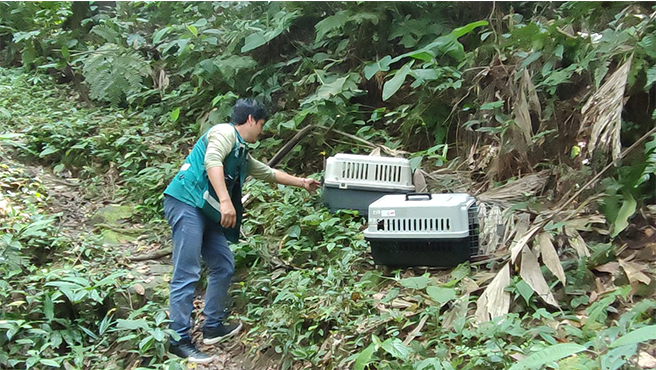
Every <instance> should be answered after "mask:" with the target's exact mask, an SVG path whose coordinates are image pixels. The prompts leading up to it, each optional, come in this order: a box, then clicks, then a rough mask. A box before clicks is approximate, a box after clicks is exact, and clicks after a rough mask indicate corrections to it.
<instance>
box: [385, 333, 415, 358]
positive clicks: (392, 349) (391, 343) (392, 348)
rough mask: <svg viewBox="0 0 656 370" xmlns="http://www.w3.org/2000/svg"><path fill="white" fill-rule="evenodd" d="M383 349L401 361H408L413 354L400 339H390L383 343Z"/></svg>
mask: <svg viewBox="0 0 656 370" xmlns="http://www.w3.org/2000/svg"><path fill="white" fill-rule="evenodd" d="M381 347H382V348H383V349H384V350H385V352H387V353H389V354H390V355H392V356H394V357H396V358H398V359H401V360H405V359H407V358H408V356H410V354H411V353H412V349H410V347H408V346H406V345H405V344H403V342H402V341H401V339H399V338H389V339H387V340H386V341H384V342H383V344H382V345H381Z"/></svg>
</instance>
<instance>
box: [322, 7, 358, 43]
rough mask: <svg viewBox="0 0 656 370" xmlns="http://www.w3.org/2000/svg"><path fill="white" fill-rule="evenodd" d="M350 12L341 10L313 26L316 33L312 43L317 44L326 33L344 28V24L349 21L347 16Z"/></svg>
mask: <svg viewBox="0 0 656 370" xmlns="http://www.w3.org/2000/svg"><path fill="white" fill-rule="evenodd" d="M350 14H351V12H349V11H348V10H342V11H340V12H337V14H335V15H333V16H330V17H328V18H326V19H324V20H322V21H321V22H319V23H317V24H316V25H315V26H314V29H315V30H316V31H317V36H316V38H315V39H314V42H319V41H320V40H321V39H322V38H323V36H324V35H326V34H327V33H328V32H330V31H332V30H337V29H341V28H342V27H344V25H345V24H346V22H347V21H348V19H349V15H350Z"/></svg>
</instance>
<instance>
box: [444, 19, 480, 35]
mask: <svg viewBox="0 0 656 370" xmlns="http://www.w3.org/2000/svg"><path fill="white" fill-rule="evenodd" d="M487 25H488V23H487V21H478V22H472V23H469V24H467V25H465V26H462V27H459V28H456V29H454V30H453V31H451V35H452V36H453V37H455V38H458V37H461V36H464V35H466V34H468V33H470V32H471V31H473V30H475V29H476V28H478V27H482V26H487Z"/></svg>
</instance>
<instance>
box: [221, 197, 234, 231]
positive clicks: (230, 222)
mask: <svg viewBox="0 0 656 370" xmlns="http://www.w3.org/2000/svg"><path fill="white" fill-rule="evenodd" d="M236 224H237V212H236V211H235V206H233V205H232V202H231V201H230V200H228V201H225V202H221V226H223V227H225V228H231V227H235V225H236Z"/></svg>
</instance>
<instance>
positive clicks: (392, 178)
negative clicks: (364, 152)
mask: <svg viewBox="0 0 656 370" xmlns="http://www.w3.org/2000/svg"><path fill="white" fill-rule="evenodd" d="M401 173H402V168H401V166H392V165H388V164H377V165H376V167H375V168H374V179H375V180H376V181H384V182H395V183H400V182H401Z"/></svg>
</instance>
